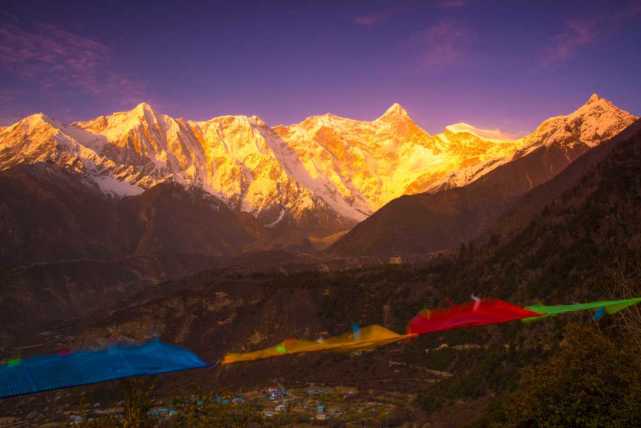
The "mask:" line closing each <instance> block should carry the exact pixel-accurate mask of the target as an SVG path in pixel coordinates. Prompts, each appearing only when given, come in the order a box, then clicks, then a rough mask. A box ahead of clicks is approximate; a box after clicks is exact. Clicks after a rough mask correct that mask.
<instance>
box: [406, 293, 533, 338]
mask: <svg viewBox="0 0 641 428" xmlns="http://www.w3.org/2000/svg"><path fill="white" fill-rule="evenodd" d="M538 316H541V314H539V313H538V312H532V311H530V310H528V309H525V308H523V307H521V306H516V305H512V304H511V303H508V302H505V301H503V300H499V299H481V300H478V301H473V302H468V303H463V304H460V305H454V306H452V307H450V308H444V309H434V310H429V309H428V310H424V311H421V312H420V313H419V314H418V315H416V316H415V317H414V318H412V320H411V321H410V323H409V325H408V327H407V333H408V334H426V333H432V332H436V331H445V330H451V329H455V328H462V327H473V326H477V325H487V324H500V323H504V322H508V321H515V320H520V319H523V318H530V317H538Z"/></svg>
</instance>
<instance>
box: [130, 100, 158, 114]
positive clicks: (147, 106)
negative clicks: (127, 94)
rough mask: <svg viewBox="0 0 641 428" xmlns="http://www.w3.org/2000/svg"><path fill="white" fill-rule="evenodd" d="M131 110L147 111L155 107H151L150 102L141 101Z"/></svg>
mask: <svg viewBox="0 0 641 428" xmlns="http://www.w3.org/2000/svg"><path fill="white" fill-rule="evenodd" d="M131 111H133V112H146V111H154V109H153V108H152V107H151V105H150V104H149V103H148V102H145V101H143V102H141V103H140V104H138V105H137V106H136V107H134V108H133V109H132V110H131Z"/></svg>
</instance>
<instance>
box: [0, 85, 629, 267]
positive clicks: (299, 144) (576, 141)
mask: <svg viewBox="0 0 641 428" xmlns="http://www.w3.org/2000/svg"><path fill="white" fill-rule="evenodd" d="M635 119H636V118H635V116H633V115H631V114H629V113H627V112H625V111H623V110H621V109H619V108H617V107H616V106H615V105H614V104H612V103H611V102H609V101H607V100H605V99H603V98H600V97H599V96H598V95H596V94H595V95H592V96H591V97H590V98H589V100H588V101H587V102H586V103H585V104H584V105H582V106H581V107H579V108H578V109H577V110H576V111H575V112H573V113H571V114H569V115H565V116H557V117H553V118H550V119H548V120H545V121H544V122H543V123H541V125H539V126H538V127H537V129H536V130H535V131H534V132H532V133H531V134H528V135H526V136H524V137H521V138H511V137H508V136H505V135H503V134H502V133H501V132H500V131H497V130H483V129H478V128H475V127H474V126H471V125H468V124H466V123H458V124H454V125H450V126H448V127H446V129H445V130H444V131H443V132H442V133H440V134H436V135H430V134H429V133H428V132H426V131H425V130H423V129H422V128H421V127H420V126H418V125H417V124H416V123H415V122H414V121H413V120H412V118H411V117H410V115H409V114H408V113H407V111H405V109H403V107H401V106H400V105H399V104H393V105H392V106H391V107H390V108H389V109H387V111H385V112H384V113H383V114H382V115H381V116H380V117H378V118H377V119H375V120H373V121H359V120H354V119H349V118H344V117H339V116H335V115H332V114H325V115H320V116H311V117H308V118H307V119H305V120H303V121H302V122H300V123H297V124H293V125H288V126H285V125H279V126H275V127H270V126H269V125H267V124H266V123H265V122H264V121H263V120H262V119H260V118H259V117H256V116H220V117H215V118H212V119H210V120H206V121H192V120H186V119H175V118H172V117H170V116H168V115H165V114H159V113H158V112H156V111H155V110H154V109H153V108H152V107H151V106H150V105H149V104H146V103H141V104H139V105H137V106H136V107H135V108H134V109H132V110H130V111H127V112H119V113H114V114H111V115H108V116H99V117H97V118H94V119H91V120H86V121H78V122H73V123H70V124H62V123H59V122H57V121H55V120H52V119H51V118H49V117H47V116H45V115H43V114H34V115H31V116H28V117H26V118H24V119H22V120H19V121H18V122H16V123H14V124H12V125H10V126H8V127H5V128H3V129H0V179H2V180H3V181H4V183H5V185H3V186H2V189H1V190H0V191H2V192H4V193H6V194H7V197H6V198H4V200H5V201H9V202H5V203H3V205H2V207H1V208H2V213H3V214H2V217H0V219H1V220H2V221H3V223H4V226H5V227H3V228H2V233H3V234H4V235H6V236H5V237H4V238H5V240H4V242H5V243H7V244H6V245H5V247H4V248H3V252H2V253H0V260H2V261H3V262H5V263H9V264H21V263H27V262H34V261H37V262H41V261H45V260H56V259H58V258H60V257H63V258H74V257H104V258H109V257H116V256H122V255H124V254H126V255H131V256H137V255H149V254H167V253H176V254H201V255H207V256H230V255H235V254H239V253H241V252H244V251H246V250H252V249H254V250H255V249H265V248H270V247H274V246H281V247H282V246H291V245H299V246H300V245H302V246H303V247H302V248H308V249H309V248H311V247H309V245H310V242H311V243H317V244H318V245H319V246H326V245H328V244H331V243H332V242H334V241H337V242H336V243H335V244H334V245H333V246H332V247H331V249H330V251H331V252H332V253H333V254H340V255H349V256H354V255H364V254H365V255H366V254H371V255H394V254H405V253H425V252H431V251H438V250H443V249H449V248H453V247H456V246H458V245H460V244H461V243H463V242H466V241H468V240H470V239H473V238H475V237H477V236H478V235H480V234H481V233H482V232H484V231H487V230H488V229H489V228H490V227H491V226H492V225H493V224H494V222H495V221H496V220H497V218H498V217H499V216H500V215H502V214H504V213H505V212H506V211H507V210H508V209H509V208H510V207H511V206H513V204H514V202H515V201H516V200H517V199H518V198H519V197H520V196H522V195H524V194H525V193H527V192H528V191H529V190H531V189H533V188H535V187H536V186H538V185H539V184H542V183H545V182H546V181H548V180H550V179H551V178H552V177H554V176H556V175H557V174H558V173H559V172H561V171H562V170H563V169H564V168H566V167H567V166H568V165H569V164H570V163H572V161H573V160H574V159H576V158H577V157H578V156H580V155H581V154H583V153H584V152H586V151H588V150H590V149H591V148H594V147H596V146H598V145H599V144H601V143H602V142H604V141H607V140H609V139H611V138H612V137H614V136H615V135H617V134H618V133H619V132H621V131H622V130H623V129H625V128H626V127H627V126H628V125H630V124H631V123H632V122H633V121H634V120H635ZM41 164H46V165H45V166H41ZM18 196H20V197H18ZM21 201H22V202H21ZM30 201H34V202H33V203H32V202H30ZM34 207H38V208H37V209H34ZM83 207H85V208H83ZM44 213H47V215H44ZM355 225H356V226H355ZM354 226H355V227H354ZM350 229H351V230H350ZM348 230H349V233H347V234H345V233H346V232H347V231H348ZM343 235H344V236H343Z"/></svg>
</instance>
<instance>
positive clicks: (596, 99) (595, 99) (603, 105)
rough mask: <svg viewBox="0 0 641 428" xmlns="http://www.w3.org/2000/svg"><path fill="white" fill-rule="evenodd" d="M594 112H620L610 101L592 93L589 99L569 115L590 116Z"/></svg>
mask: <svg viewBox="0 0 641 428" xmlns="http://www.w3.org/2000/svg"><path fill="white" fill-rule="evenodd" d="M595 110H599V111H600V110H605V111H622V110H621V109H619V108H618V107H617V106H616V105H614V103H612V101H610V100H608V99H606V98H603V97H601V96H599V95H598V94H596V93H594V94H592V95H590V98H588V100H587V101H586V102H585V104H583V105H582V106H580V107H579V108H578V109H577V110H576V111H575V112H574V113H572V114H571V115H577V114H578V115H583V114H590V113H591V112H593V111H595Z"/></svg>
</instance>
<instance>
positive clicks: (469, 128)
mask: <svg viewBox="0 0 641 428" xmlns="http://www.w3.org/2000/svg"><path fill="white" fill-rule="evenodd" d="M445 130H446V131H449V132H453V133H455V134H458V133H467V134H472V135H476V136H477V137H480V138H485V139H491V140H513V139H515V138H516V137H515V136H514V135H512V134H510V133H506V132H503V131H501V130H500V129H498V128H497V129H482V128H477V127H476V126H474V125H470V124H469V123H465V122H459V123H454V124H452V125H448V126H446V127H445Z"/></svg>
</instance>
